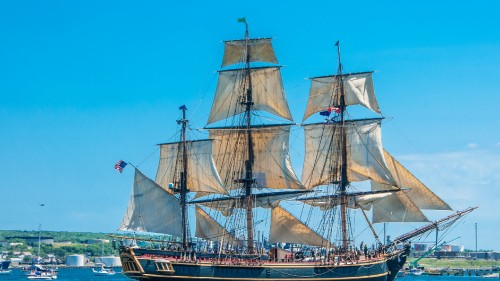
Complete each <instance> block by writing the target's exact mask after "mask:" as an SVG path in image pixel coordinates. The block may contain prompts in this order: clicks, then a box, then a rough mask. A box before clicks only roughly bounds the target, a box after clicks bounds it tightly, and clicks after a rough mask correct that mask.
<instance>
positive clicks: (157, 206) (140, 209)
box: [118, 169, 182, 237]
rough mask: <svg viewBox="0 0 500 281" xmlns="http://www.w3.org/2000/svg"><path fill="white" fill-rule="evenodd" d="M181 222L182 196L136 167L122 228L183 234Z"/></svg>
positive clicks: (120, 228)
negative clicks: (163, 186)
mask: <svg viewBox="0 0 500 281" xmlns="http://www.w3.org/2000/svg"><path fill="white" fill-rule="evenodd" d="M180 225H181V207H180V204H179V200H178V199H177V198H176V197H174V196H173V195H171V194H170V193H168V192H167V191H166V190H165V189H163V188H162V187H161V186H159V185H157V184H156V183H155V182H154V181H152V180H150V179H149V178H147V177H146V176H145V175H144V174H142V173H141V172H140V171H139V170H137V169H136V170H135V177H134V187H133V188H132V193H131V195H130V201H129V204H128V208H127V212H126V213H125V216H124V217H123V220H122V223H121V225H120V227H119V229H118V230H122V231H143V232H155V233H165V234H170V235H173V236H177V237H181V236H182V232H181V228H180V227H179V226H180Z"/></svg>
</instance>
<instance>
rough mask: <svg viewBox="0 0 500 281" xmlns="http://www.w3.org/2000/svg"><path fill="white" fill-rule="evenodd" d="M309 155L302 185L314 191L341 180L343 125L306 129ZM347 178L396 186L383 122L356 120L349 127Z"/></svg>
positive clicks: (377, 120)
mask: <svg viewBox="0 0 500 281" xmlns="http://www.w3.org/2000/svg"><path fill="white" fill-rule="evenodd" d="M304 130H305V135H306V156H305V159H304V166H303V171H302V183H303V184H304V185H305V186H306V188H308V189H311V188H314V187H315V186H318V185H326V184H329V183H331V182H335V181H339V180H340V162H341V150H340V147H341V146H340V141H341V125H340V124H339V123H329V124H311V125H305V126H304ZM345 136H346V141H347V145H346V146H347V169H348V170H347V178H348V180H349V182H355V181H364V180H369V179H372V180H374V181H376V182H380V183H385V184H391V185H394V184H395V183H394V181H393V179H392V178H391V174H390V173H389V168H388V167H387V164H386V162H385V159H384V155H383V148H382V137H381V129H380V120H379V119H376V120H364V121H352V122H346V124H345Z"/></svg>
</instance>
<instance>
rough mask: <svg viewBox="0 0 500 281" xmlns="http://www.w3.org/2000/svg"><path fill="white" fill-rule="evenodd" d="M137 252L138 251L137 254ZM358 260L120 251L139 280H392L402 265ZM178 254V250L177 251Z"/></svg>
mask: <svg viewBox="0 0 500 281" xmlns="http://www.w3.org/2000/svg"><path fill="white" fill-rule="evenodd" d="M136 251H137V253H136ZM402 253H403V252H399V253H394V254H392V255H388V256H387V257H383V258H378V259H373V260H366V261H361V262H357V263H340V264H321V263H318V262H316V263H315V262H310V263H283V262H281V263H279V262H278V263H270V262H267V261H266V262H264V261H255V260H254V261H252V262H249V261H241V260H240V261H238V262H237V261H235V260H232V261H231V262H229V261H227V260H226V261H225V262H222V263H215V262H212V261H211V260H210V259H206V258H199V259H197V262H194V261H193V262H187V261H186V262H182V261H181V259H179V258H178V256H177V257H176V256H175V255H172V254H174V253H173V252H168V251H159V250H144V249H130V248H123V249H121V252H120V258H121V261H122V266H123V272H124V273H125V275H127V276H128V277H130V278H133V279H137V280H163V281H171V280H172V281H173V280H185V279H195V280H201V281H203V280H207V281H208V280H210V281H214V280H225V281H229V280H282V281H283V280H297V281H298V280H324V281H327V280H336V281H343V280H365V281H392V280H394V278H395V277H396V274H397V271H399V269H400V268H401V267H402V264H404V261H403V262H402V264H401V259H400V258H399V256H400V255H401V254H402ZM176 254H177V255H178V253H176Z"/></svg>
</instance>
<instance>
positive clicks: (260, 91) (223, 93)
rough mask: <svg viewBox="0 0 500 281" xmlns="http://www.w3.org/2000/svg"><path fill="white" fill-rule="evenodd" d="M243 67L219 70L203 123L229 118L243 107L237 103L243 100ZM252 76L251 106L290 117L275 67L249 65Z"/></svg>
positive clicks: (244, 78)
mask: <svg viewBox="0 0 500 281" xmlns="http://www.w3.org/2000/svg"><path fill="white" fill-rule="evenodd" d="M246 72H247V69H234V70H225V71H220V72H219V82H218V84H217V90H216V92H215V98H214V102H213V104H212V109H211V111H210V116H209V118H208V123H207V124H212V123H214V122H217V121H220V120H223V119H227V118H230V117H232V116H235V115H238V114H240V113H242V112H244V111H245V107H244V106H242V105H241V102H242V101H245V97H246V88H247V87H248V86H247V85H248V84H247V83H245V80H246V79H248V77H247V75H246ZM250 76H251V79H252V102H253V106H252V109H253V110H262V111H266V112H269V113H271V114H274V115H277V116H280V117H283V118H284V119H287V120H292V115H291V114H290V109H289V108H288V103H287V101H286V99H285V91H284V89H283V83H282V80H281V73H280V68H279V67H261V68H252V69H250Z"/></svg>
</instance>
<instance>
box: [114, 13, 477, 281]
mask: <svg viewBox="0 0 500 281" xmlns="http://www.w3.org/2000/svg"><path fill="white" fill-rule="evenodd" d="M239 21H241V22H243V23H244V24H245V26H246V31H245V37H244V39H241V40H231V41H225V42H224V55H223V62H222V68H221V70H219V72H218V75H219V80H218V84H217V88H216V91H215V96H214V100H213V104H212V107H211V111H210V114H209V116H208V122H207V125H206V127H205V129H206V130H207V131H208V135H209V137H208V138H207V139H191V138H190V134H189V131H190V127H189V122H188V120H187V118H186V112H187V107H186V106H181V107H180V108H179V109H180V110H181V117H180V118H179V120H177V123H178V125H179V127H180V130H179V135H178V139H177V140H178V141H176V142H170V143H163V144H160V145H159V149H160V160H159V165H158V170H157V173H156V178H155V179H154V180H153V179H150V178H148V177H147V176H145V175H144V174H143V173H142V172H141V171H139V170H138V169H137V168H136V167H134V169H135V177H134V185H133V189H132V194H131V197H130V202H129V205H128V209H127V211H126V213H125V216H124V218H123V221H122V223H121V225H120V227H119V230H120V231H125V232H133V233H134V235H136V237H135V238H134V239H133V242H132V243H127V241H125V237H121V236H116V237H117V239H122V241H121V244H120V247H119V251H120V258H121V262H122V265H123V273H124V274H125V275H127V276H128V277H130V278H133V279H138V280H143V279H144V280H185V279H186V278H193V279H195V280H370V281H372V280H373V281H392V280H393V279H394V278H395V277H396V274H397V272H398V271H399V269H400V268H401V267H402V266H403V264H404V262H405V261H406V256H407V255H408V253H409V251H410V247H409V244H408V242H409V241H411V239H414V238H416V237H419V236H421V235H424V234H425V233H428V232H429V231H432V230H434V229H436V228H439V229H443V228H444V227H446V226H448V225H450V224H451V223H453V222H454V221H456V220H457V219H460V218H462V217H463V216H464V215H466V214H467V213H468V212H470V211H471V210H472V209H467V210H465V211H462V212H457V213H454V214H452V215H450V216H449V217H447V218H444V219H442V220H440V221H436V222H432V223H430V224H428V225H426V226H424V227H422V228H419V229H415V230H413V231H412V232H410V233H407V234H405V235H402V236H400V237H398V238H396V239H394V240H392V241H384V240H385V237H384V238H382V239H381V238H380V237H379V234H378V233H377V232H376V231H375V228H374V227H373V224H374V223H390V222H428V221H429V220H428V219H427V217H426V216H425V215H424V214H423V212H422V211H421V210H422V209H429V210H451V208H450V207H449V206H448V205H447V204H446V203H445V202H444V201H443V200H442V199H440V198H439V197H438V196H437V195H436V194H434V193H433V192H432V191H431V190H429V189H428V188H427V187H426V186H425V185H424V184H422V183H421V182H420V181H419V180H418V179H417V178H415V177H414V176H413V175H412V174H411V173H410V172H409V171H408V170H407V169H406V168H404V167H403V166H402V165H401V164H400V163H399V162H398V161H397V160H396V159H394V158H393V157H392V156H391V155H390V154H389V153H388V152H387V151H386V150H384V149H383V147H382V138H381V123H382V120H383V116H382V115H381V111H380V108H379V106H378V103H377V100H376V98H375V94H374V87H373V80H372V74H373V73H372V72H359V73H344V72H343V66H342V63H341V56H340V55H341V53H340V43H339V42H337V44H336V47H337V52H338V69H337V73H335V74H333V75H329V76H321V77H314V78H311V79H310V80H311V88H310V92H309V98H308V102H307V106H306V110H305V113H304V117H303V121H302V124H301V125H296V124H295V123H294V122H293V120H292V115H291V113H290V109H289V106H288V102H287V100H286V97H285V91H284V88H283V83H282V79H281V72H280V65H279V64H278V60H277V58H276V55H275V52H274V49H273V46H272V42H271V41H272V40H271V38H250V37H249V32H248V24H247V23H246V21H245V20H244V19H241V20H239ZM351 106H362V107H364V108H366V110H369V111H372V112H374V113H375V114H377V116H378V117H375V118H352V115H351V114H349V108H350V107H351ZM313 116H316V117H318V116H320V117H321V118H322V120H321V121H322V122H318V123H314V122H310V121H309V120H310V119H314V118H311V117H313ZM297 128H298V129H300V130H304V136H305V137H304V139H305V156H304V162H303V167H302V176H301V178H300V179H299V177H298V176H297V174H296V173H295V171H294V170H293V168H292V165H291V159H290V153H289V152H290V148H291V147H290V141H289V139H290V132H291V130H292V129H294V130H295V129H297ZM120 168H123V165H122V164H120ZM120 171H121V170H120ZM367 183H368V184H367ZM358 185H364V186H367V187H369V190H364V189H362V188H360V187H357V186H358ZM190 214H191V215H190ZM370 214H371V216H372V217H371V219H370V218H369V215H370ZM356 217H361V218H362V220H363V221H364V222H363V226H362V227H358V224H360V223H359V219H358V221H356V222H355V220H356ZM193 218H195V219H196V221H195V222H193V223H190V221H189V220H190V219H193ZM193 225H194V226H195V230H194V235H193V232H192V231H191V227H192V226H193ZM356 228H361V230H362V231H366V230H368V232H371V234H370V236H372V238H371V239H372V240H373V243H372V242H369V243H365V242H364V241H361V238H360V236H359V233H358V232H357V230H356ZM142 232H145V233H156V234H158V233H159V234H163V236H162V237H163V238H155V239H153V238H149V239H148V238H144V239H142V240H141V239H139V238H138V235H139V233H142ZM365 234H366V233H365ZM365 236H366V235H365ZM367 241H368V240H367ZM360 242H361V243H360Z"/></svg>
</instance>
